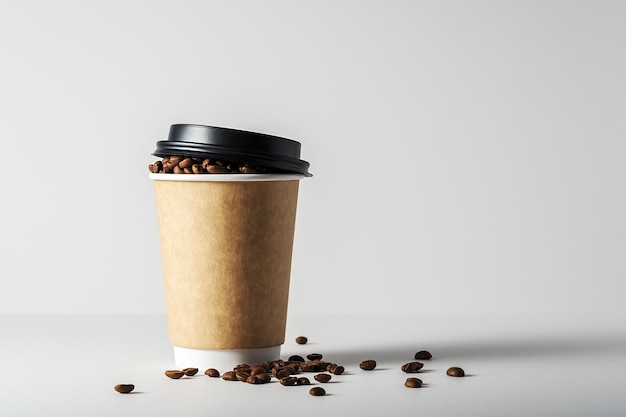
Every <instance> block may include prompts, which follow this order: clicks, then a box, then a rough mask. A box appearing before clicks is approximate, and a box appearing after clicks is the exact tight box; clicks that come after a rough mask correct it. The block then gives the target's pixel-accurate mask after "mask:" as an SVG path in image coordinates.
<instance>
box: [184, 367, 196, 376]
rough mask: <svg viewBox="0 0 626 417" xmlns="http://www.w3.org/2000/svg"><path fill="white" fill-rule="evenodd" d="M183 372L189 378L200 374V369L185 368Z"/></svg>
mask: <svg viewBox="0 0 626 417" xmlns="http://www.w3.org/2000/svg"><path fill="white" fill-rule="evenodd" d="M183 372H184V373H185V375H187V376H194V375H195V374H197V373H198V368H185V369H183Z"/></svg>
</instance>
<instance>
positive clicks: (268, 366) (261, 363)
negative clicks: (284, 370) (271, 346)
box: [254, 361, 272, 372]
mask: <svg viewBox="0 0 626 417" xmlns="http://www.w3.org/2000/svg"><path fill="white" fill-rule="evenodd" d="M254 366H262V367H263V368H265V370H266V371H267V372H269V371H270V370H271V369H272V365H271V364H270V363H269V362H268V361H262V362H259V363H257V364H256V365H254Z"/></svg>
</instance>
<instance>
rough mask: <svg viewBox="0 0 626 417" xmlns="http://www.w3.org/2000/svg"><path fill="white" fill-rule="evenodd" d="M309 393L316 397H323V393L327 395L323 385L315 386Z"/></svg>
mask: <svg viewBox="0 0 626 417" xmlns="http://www.w3.org/2000/svg"><path fill="white" fill-rule="evenodd" d="M309 394H311V395H312V396H314V397H321V396H322V395H326V390H325V389H324V388H322V387H313V388H311V389H310V390H309Z"/></svg>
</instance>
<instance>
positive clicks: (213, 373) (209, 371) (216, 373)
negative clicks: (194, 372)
mask: <svg viewBox="0 0 626 417" xmlns="http://www.w3.org/2000/svg"><path fill="white" fill-rule="evenodd" d="M204 374H205V375H208V376H210V377H211V378H219V376H220V371H218V370H217V369H215V368H209V369H207V370H206V371H204Z"/></svg>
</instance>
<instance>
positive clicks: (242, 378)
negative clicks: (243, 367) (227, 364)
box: [235, 371, 250, 382]
mask: <svg viewBox="0 0 626 417" xmlns="http://www.w3.org/2000/svg"><path fill="white" fill-rule="evenodd" d="M249 376H250V374H249V373H248V372H243V371H237V372H235V378H237V381H241V382H246V381H247V380H248V377H249Z"/></svg>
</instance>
